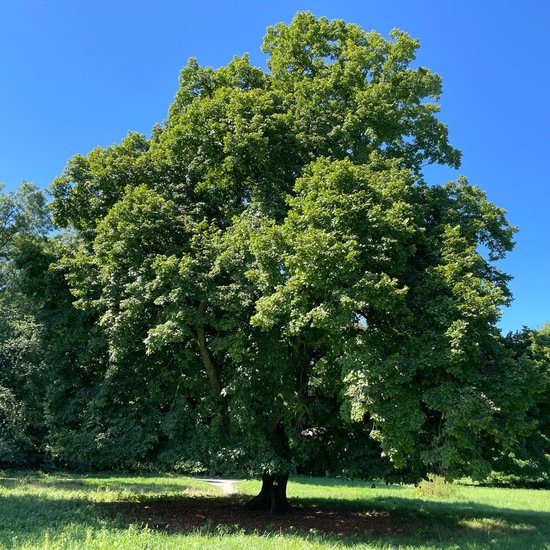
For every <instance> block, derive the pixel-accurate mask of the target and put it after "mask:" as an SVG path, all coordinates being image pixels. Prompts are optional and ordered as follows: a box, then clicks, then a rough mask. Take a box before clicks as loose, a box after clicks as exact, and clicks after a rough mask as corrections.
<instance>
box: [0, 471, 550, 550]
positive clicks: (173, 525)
mask: <svg viewBox="0 0 550 550" xmlns="http://www.w3.org/2000/svg"><path fill="white" fill-rule="evenodd" d="M101 482H102V480H98V483H97V484H96V483H93V484H90V483H86V482H85V481H81V480H79V481H75V483H77V486H75V488H77V489H78V490H80V491H83V493H82V496H79V497H75V498H69V497H68V496H67V497H63V495H56V496H55V498H54V497H49V496H44V494H41V495H40V496H35V495H30V494H29V495H26V494H10V492H9V490H4V491H3V493H2V495H1V496H0V546H1V547H7V548H12V547H13V548H15V547H17V546H18V545H20V543H21V542H25V543H27V544H30V545H33V544H37V545H38V543H40V541H43V540H44V537H45V536H46V533H49V534H50V536H54V537H55V535H56V533H59V532H61V531H62V530H63V529H65V528H67V527H68V526H71V528H72V531H73V533H74V534H75V536H77V537H78V536H81V537H83V536H84V534H85V533H86V532H87V531H90V530H92V531H97V530H101V529H113V530H115V529H127V528H129V527H130V526H134V527H135V526H145V525H147V526H148V527H149V528H151V529H154V530H157V531H159V532H163V533H167V534H176V533H181V532H199V533H202V534H204V535H209V534H216V535H219V534H224V535H227V536H230V535H231V533H236V532H238V533H240V534H263V535H269V534H289V535H292V536H294V537H304V540H305V539H307V540H308V541H312V540H319V541H323V540H325V541H327V542H329V543H333V542H334V541H336V540H338V541H339V542H340V544H342V545H344V546H347V547H353V546H355V545H357V544H358V543H364V542H365V541H368V542H369V543H370V544H371V545H372V546H373V547H376V546H377V545H380V547H383V546H384V545H388V544H392V543H393V544H395V545H402V546H405V545H406V546H408V547H410V548H421V547H424V546H426V545H427V544H428V545H430V547H433V548H442V549H450V548H457V547H460V548H468V547H471V548H491V549H497V548H498V549H501V548H503V549H508V548H510V549H511V548H521V549H528V548H533V549H544V548H548V547H549V546H548V541H549V540H550V513H546V512H529V511H518V510H513V509H509V508H497V507H493V506H489V505H484V504H477V503H475V502H464V503H456V502H449V503H446V502H440V501H438V502H429V501H426V500H421V499H405V498H399V497H387V498H386V497H379V496H378V497H374V498H368V493H367V495H366V498H364V499H361V500H350V501H345V500H341V499H331V498H317V499H306V498H300V499H293V501H292V504H293V505H294V508H293V511H292V513H291V514H289V515H287V516H271V515H269V514H267V513H259V512H253V511H250V510H249V509H247V508H246V507H245V505H244V504H245V502H246V499H245V498H244V497H238V496H237V497H234V496H231V497H221V498H220V497H216V498H215V497H200V496H185V495H181V494H180V495H176V494H172V495H170V496H166V495H164V496H163V495H153V494H145V493H144V489H145V488H146V487H147V485H146V484H145V487H144V485H139V484H138V483H135V481H134V483H133V484H135V485H137V486H138V487H139V490H140V493H139V494H136V495H134V496H133V497H132V498H131V499H125V500H113V501H106V502H95V501H93V500H92V495H90V498H89V499H88V498H86V491H88V490H89V491H90V492H92V491H95V490H97V485H101ZM306 482H307V483H310V484H313V483H315V484H317V485H321V486H322V485H323V484H322V482H321V483H317V480H315V481H313V480H308V481H304V483H306ZM58 483H59V484H61V485H62V486H63V487H64V488H66V485H65V483H68V481H59V482H58ZM71 483H72V482H71ZM17 485H18V484H17V482H14V486H17ZM45 485H47V486H51V484H50V483H47V484H45ZM175 485H176V484H174V486H175ZM333 485H343V483H341V482H338V483H333ZM2 486H3V487H6V489H9V486H8V485H7V484H6V482H4V483H2ZM19 486H20V487H21V486H23V487H24V485H22V484H19ZM171 486H172V484H170V483H168V484H165V483H162V484H159V486H158V487H157V488H156V490H159V489H160V490H161V491H165V492H166V491H167V490H169V489H167V487H171ZM354 486H356V485H354ZM125 489H127V487H125ZM182 489H183V487H182V485H177V490H178V491H180V493H181V491H182ZM365 491H367V489H365ZM19 492H21V491H19ZM117 498H120V497H117ZM246 498H248V497H246ZM386 547H387V546H386Z"/></svg>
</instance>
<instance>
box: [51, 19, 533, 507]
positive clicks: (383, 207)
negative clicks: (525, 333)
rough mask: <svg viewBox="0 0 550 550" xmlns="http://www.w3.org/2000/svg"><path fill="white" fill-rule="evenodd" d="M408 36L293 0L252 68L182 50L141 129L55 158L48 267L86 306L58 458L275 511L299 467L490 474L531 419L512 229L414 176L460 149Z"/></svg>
mask: <svg viewBox="0 0 550 550" xmlns="http://www.w3.org/2000/svg"><path fill="white" fill-rule="evenodd" d="M418 46H419V44H418V41H417V40H414V39H412V38H411V37H410V36H408V35H407V34H406V33H404V32H402V31H397V30H396V31H393V32H392V33H391V34H390V37H389V39H385V38H383V37H382V36H380V35H379V34H378V33H376V32H368V33H367V32H364V31H363V30H362V29H361V28H360V27H358V26H357V25H353V24H348V23H345V22H344V21H341V20H334V21H328V20H327V19H326V18H320V19H316V18H315V17H314V16H313V15H312V14H311V13H309V12H304V13H298V14H297V15H296V17H295V18H294V20H293V21H292V22H291V23H290V24H288V25H286V24H283V23H279V24H277V25H275V26H274V27H270V28H269V29H268V31H267V35H266V37H265V40H264V44H263V47H262V49H263V51H264V52H265V53H266V54H267V55H268V61H267V67H268V70H267V71H264V70H262V69H260V68H257V67H253V66H252V65H251V64H250V62H249V59H248V56H247V55H244V56H242V57H235V58H233V60H232V61H231V62H230V63H229V64H228V65H227V66H225V67H221V68H219V69H212V68H210V67H206V68H203V67H200V66H199V65H198V63H197V61H196V60H195V59H190V60H189V62H188V63H187V65H186V66H185V67H184V68H183V70H182V71H181V75H180V87H179V90H178V92H177V94H176V97H175V99H174V102H173V103H172V105H171V106H170V109H169V113H168V118H167V120H165V121H164V123H162V124H159V125H157V126H156V127H155V128H154V129H153V131H152V133H151V136H150V138H146V137H145V136H143V135H139V134H135V133H130V134H129V135H128V136H127V137H126V138H125V139H124V140H123V141H122V142H121V143H120V144H117V145H113V146H111V147H107V148H97V149H95V150H93V151H92V152H90V153H89V154H88V155H86V156H82V155H77V156H75V157H73V158H72V159H71V160H70V161H69V163H68V164H67V167H66V168H65V170H64V172H63V173H62V174H61V175H60V176H59V177H58V178H57V179H56V180H55V181H54V182H53V184H52V186H51V193H52V195H53V202H52V205H51V208H52V212H53V217H54V220H55V222H56V224H57V226H58V227H59V228H65V229H66V230H68V231H70V232H72V233H71V237H70V244H66V243H65V244H63V245H62V244H58V245H57V248H56V250H57V252H56V253H55V254H56V258H57V259H56V260H55V261H54V262H53V265H55V269H56V270H57V271H56V273H58V274H62V276H63V277H65V279H66V281H67V284H68V287H69V288H70V290H71V292H72V294H73V296H74V305H75V306H76V307H77V308H80V311H81V312H82V315H83V316H84V317H79V318H78V326H79V327H81V328H80V329H79V331H80V332H78V334H77V335H76V336H75V338H76V340H75V341H76V342H77V343H76V344H75V341H72V342H69V341H68V340H67V341H66V342H65V344H64V345H66V346H67V349H71V350H72V352H71V353H72V355H71V357H72V359H70V360H69V359H67V360H66V361H65V363H64V366H63V369H64V371H63V372H64V375H63V376H64V379H65V383H63V384H61V385H60V386H58V387H57V388H56V389H55V392H54V393H55V395H56V399H57V401H56V402H57V403H59V408H57V409H56V408H55V407H54V409H55V411H54V410H52V419H53V420H52V422H53V423H54V424H55V425H57V426H58V427H59V429H57V430H54V431H53V432H52V434H51V436H50V441H49V445H50V448H51V449H52V452H53V454H57V456H59V457H62V458H64V459H65V460H69V461H73V462H74V463H88V464H94V465H96V466H100V467H109V466H117V467H121V466H122V467H140V466H144V465H148V464H153V463H154V464H157V465H159V464H160V465H164V466H166V467H171V468H180V469H182V470H186V471H194V470H195V471H200V470H204V469H210V470H212V471H217V472H223V471H225V472H227V471H231V470H232V469H233V470H239V471H240V472H243V471H246V472H248V473H249V474H251V475H259V474H263V476H264V489H262V493H261V494H260V495H259V496H258V499H257V501H256V503H257V504H259V505H268V506H271V505H274V506H275V507H284V506H285V503H286V499H285V498H286V497H285V487H286V478H287V476H288V472H289V471H291V470H293V469H295V468H298V469H300V470H303V471H305V470H307V469H309V471H320V470H323V469H327V470H330V471H333V472H334V471H340V472H344V473H346V474H347V475H359V476H367V475H379V476H380V475H382V476H386V477H387V478H388V479H411V480H418V479H420V478H421V477H422V476H423V475H425V474H426V472H437V473H441V474H443V475H446V476H447V477H449V478H452V477H455V476H460V475H473V476H477V477H480V478H481V477H484V476H486V475H487V473H488V472H489V470H490V467H491V464H492V462H494V460H495V458H496V457H497V456H500V455H502V454H505V453H509V452H511V450H512V449H514V448H516V447H517V446H518V445H519V442H520V440H521V438H522V437H523V436H525V434H527V433H529V432H530V430H531V431H532V429H533V428H532V420H531V419H529V417H528V416H526V414H525V411H526V410H528V409H529V408H530V407H532V406H533V403H534V396H535V395H536V394H537V392H538V391H540V369H537V368H536V365H535V363H534V362H533V361H518V360H517V357H516V356H514V353H513V352H512V351H511V350H510V349H509V348H508V347H507V346H505V345H504V344H503V343H502V341H501V340H500V339H499V332H498V330H497V328H496V323H497V321H498V319H499V315H500V309H501V308H502V307H503V306H505V305H507V304H508V303H509V301H510V299H511V295H510V292H509V289H508V286H507V284H508V282H509V276H507V275H506V274H504V273H502V272H501V271H500V270H499V268H498V267H497V265H496V263H495V262H496V261H497V260H499V259H501V258H502V257H504V255H505V254H506V253H507V252H509V251H510V250H511V249H512V247H513V234H514V231H515V228H513V227H511V226H510V224H509V223H508V221H507V220H506V217H505V212H504V211H503V210H502V209H501V208H498V207H497V206H495V205H494V204H492V203H491V202H490V201H489V200H488V199H487V197H486V195H485V193H484V192H483V191H481V190H480V189H479V188H478V187H475V186H472V185H470V184H469V183H468V181H467V180H466V179H465V178H460V179H459V180H458V181H456V182H448V183H446V184H443V185H433V184H428V183H427V182H426V181H425V179H424V177H423V168H424V167H425V166H426V165H428V164H433V163H438V164H443V165H448V166H452V167H455V168H456V167H458V166H459V164H460V156H461V155H460V152H459V151H458V150H457V149H455V148H454V147H453V146H451V145H450V143H449V141H448V130H447V127H446V126H445V124H444V123H442V122H441V121H440V120H439V118H438V113H439V105H438V104H437V101H438V99H439V97H440V94H441V92H442V81H441V78H440V77H439V76H438V75H437V74H435V73H433V72H431V71H430V70H428V69H427V68H424V67H417V66H415V63H414V61H415V52H416V50H417V48H418ZM55 280H56V281H59V280H60V279H55ZM55 284H58V283H55ZM67 303H70V304H71V307H73V302H72V300H68V302H67ZM75 319H76V318H74V317H71V318H70V320H69V318H66V319H65V321H64V323H65V324H64V325H63V326H64V327H65V329H64V331H66V330H67V326H68V325H67V324H66V323H67V322H71V323H74V322H76V321H75ZM91 342H95V344H90V343H91ZM90 349H92V350H94V352H93V353H90ZM58 351H59V348H58ZM65 356H66V357H68V355H67V354H66V355H65ZM67 380H71V382H70V383H69V382H67ZM71 417H72V420H71ZM273 503H275V504H273Z"/></svg>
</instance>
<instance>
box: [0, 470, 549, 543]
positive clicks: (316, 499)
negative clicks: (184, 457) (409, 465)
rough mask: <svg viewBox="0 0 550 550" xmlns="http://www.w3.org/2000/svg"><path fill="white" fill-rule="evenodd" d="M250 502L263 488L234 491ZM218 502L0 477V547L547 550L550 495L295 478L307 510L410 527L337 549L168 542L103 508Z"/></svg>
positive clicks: (276, 538)
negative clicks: (439, 491)
mask: <svg viewBox="0 0 550 550" xmlns="http://www.w3.org/2000/svg"><path fill="white" fill-rule="evenodd" d="M237 487H238V489H239V492H240V493H241V494H243V495H253V494H256V493H257V492H258V490H259V483H258V482H255V481H243V482H239V483H238V484H237ZM201 495H207V496H210V497H215V496H219V495H220V492H219V490H218V489H216V488H215V487H212V486H210V485H208V484H205V483H203V482H200V481H197V480H193V479H190V478H183V477H180V476H171V475H164V476H143V477H141V476H140V477H135V476H66V475H44V474H28V475H24V474H23V475H21V474H20V475H17V476H15V477H14V478H11V479H7V478H6V477H4V478H1V477H0V548H10V549H11V548H22V549H31V548H33V549H35V548H38V549H79V550H80V549H99V548H104V549H109V550H110V549H122V550H130V549H131V550H134V549H145V548H151V549H157V548H159V549H164V548H166V549H172V548H174V549H175V548H178V549H180V548H185V549H188V548H191V549H192V548H197V549H198V548H201V549H202V548H206V549H209V548H224V549H225V548H227V549H244V550H246V549H252V548H261V549H264V548H265V549H268V550H270V549H285V550H294V549H321V548H322V549H326V548H347V547H353V548H359V549H361V548H365V549H367V548H371V549H390V548H400V549H419V548H426V549H432V548H433V549H435V548H438V549H462V548H467V549H482V548H483V549H485V548H491V549H495V550H496V549H512V548H513V549H516V548H517V549H521V550H523V549H530V548H533V549H550V491H543V490H527V489H503V488H486V487H473V486H460V485H459V486H456V487H455V490H454V491H453V493H452V494H451V495H449V496H448V497H447V498H443V499H442V498H437V499H430V498H421V497H419V494H418V491H417V490H416V488H415V487H413V486H408V485H394V486H386V485H384V484H382V483H376V482H375V483H373V482H349V481H342V480H336V479H325V478H304V477H298V478H295V479H292V480H291V483H290V484H289V497H290V498H291V499H292V500H293V501H294V502H298V503H301V504H303V505H308V504H313V503H315V504H316V505H322V506H330V507H333V508H338V509H340V510H344V511H349V512H350V513H352V512H369V511H373V510H382V511H386V512H387V513H389V514H390V515H391V516H392V517H394V518H396V521H400V519H402V520H403V521H406V522H407V524H409V525H411V529H410V530H409V531H408V534H407V535H406V536H399V537H398V536H394V537H384V538H378V539H374V538H369V539H366V540H354V539H353V540H350V539H348V540H337V539H336V538H333V537H323V536H321V535H319V534H316V533H303V534H300V533H298V532H296V531H293V532H291V533H286V534H282V533H266V534H258V533H255V534H254V533H253V534H250V533H245V532H244V530H242V529H240V528H239V527H238V526H235V527H233V528H232V529H227V528H225V527H221V526H220V527H216V526H215V525H214V524H212V525H210V526H207V527H206V528H203V529H201V530H199V531H197V532H195V533H181V532H180V533H176V534H167V533H165V532H159V531H155V530H152V529H150V528H149V527H148V526H146V525H142V524H139V523H138V522H134V523H130V524H128V523H127V520H124V519H123V518H121V517H119V516H116V515H110V514H109V512H108V510H109V507H106V506H104V505H102V504H104V503H112V502H132V501H139V500H144V499H145V500H146V499H151V498H165V497H170V498H190V499H191V498H196V497H197V496H201Z"/></svg>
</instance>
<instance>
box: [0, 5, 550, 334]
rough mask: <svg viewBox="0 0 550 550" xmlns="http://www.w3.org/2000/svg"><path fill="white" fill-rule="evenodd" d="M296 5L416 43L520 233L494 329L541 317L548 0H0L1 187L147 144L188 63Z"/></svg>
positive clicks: (215, 54)
mask: <svg viewBox="0 0 550 550" xmlns="http://www.w3.org/2000/svg"><path fill="white" fill-rule="evenodd" d="M299 10H310V11H312V12H313V13H314V14H315V15H317V16H322V15H324V16H326V17H328V18H329V19H334V18H340V19H345V20H346V21H348V22H353V23H356V24H358V25H360V26H361V27H363V28H364V29H365V30H371V29H375V30H377V31H378V32H380V33H381V34H383V35H384V36H387V35H388V33H389V31H390V30H391V29H392V28H394V27H397V28H400V29H402V30H404V31H407V32H408V33H409V34H411V35H412V36H413V37H415V38H418V39H420V43H421V48H420V51H419V54H418V56H417V61H418V63H419V64H421V65H424V66H426V67H428V68H429V69H431V70H432V71H435V72H437V73H439V74H440V75H441V76H442V77H443V81H444V95H443V97H442V99H441V106H442V111H441V115H440V118H441V120H443V121H444V122H445V123H446V124H448V126H449V130H450V137H451V142H452V143H453V145H454V146H455V147H457V148H459V149H460V150H461V151H462V152H463V155H464V156H463V165H462V167H461V169H460V170H459V172H454V171H452V170H442V169H435V170H431V171H430V172H429V173H428V176H429V177H428V179H429V181H431V182H432V183H442V182H444V181H446V180H448V179H454V178H456V177H457V176H458V175H459V174H463V175H466V176H467V177H468V178H469V180H470V183H472V184H475V185H478V186H480V187H481V188H482V189H484V190H485V191H486V192H487V193H488V195H489V198H490V200H492V201H493V202H495V203H496V204H497V205H499V206H501V207H503V208H505V209H506V210H507V212H508V217H509V219H510V221H511V222H512V223H513V224H514V225H517V226H519V229H520V231H519V233H518V235H517V245H516V248H515V250H514V251H513V252H512V253H511V254H510V256H509V257H508V258H507V259H506V260H505V261H503V262H502V263H501V267H502V269H504V270H505V271H507V272H509V273H511V274H512V275H513V276H514V277H515V279H514V281H513V282H512V284H511V288H512V291H513V293H514V296H515V300H514V303H513V305H512V306H511V307H510V308H509V309H508V310H507V311H506V312H505V313H504V316H503V319H502V322H501V326H502V328H503V330H504V331H508V330H515V329H519V328H521V326H522V325H527V326H529V327H532V328H538V327H540V325H542V324H543V323H545V322H546V321H550V290H549V287H550V280H549V279H550V278H549V272H550V238H549V237H550V233H549V231H548V229H549V223H548V219H549V218H548V216H549V207H550V204H549V203H550V186H549V179H550V176H549V174H550V170H549V168H548V165H549V160H550V147H549V146H550V138H549V129H550V107H549V89H550V88H549V75H550V3H549V2H547V0H524V1H523V2H516V1H513V0H511V1H509V2H496V1H488V0H486V1H484V0H477V1H471V0H464V1H460V2H459V1H456V0H455V1H448V2H445V1H441V0H439V1H437V2H435V1H431V0H417V1H415V0H396V1H391V0H388V1H380V0H377V1H372V0H349V1H346V0H339V1H334V0H332V1H326V0H317V1H313V0H311V1H309V2H308V1H299V0H294V1H293V0H279V1H274V2H265V3H264V2H260V1H258V0H233V1H231V2H229V1H226V2H222V1H208V0H205V1H202V2H200V1H194V2H190V1H187V0H151V1H145V0H132V1H130V0H11V1H10V0H0V70H1V77H2V81H1V84H0V121H1V133H0V181H2V182H4V183H5V184H6V185H7V188H8V189H15V188H16V187H17V186H18V185H19V183H20V182H21V181H22V180H26V181H33V182H35V183H36V184H38V185H39V186H41V187H46V186H48V185H49V183H50V182H51V181H52V179H53V178H54V177H55V176H56V175H58V174H59V173H60V172H61V171H62V170H63V167H64V166H65V163H66V161H67V159H69V158H70V157H71V156H73V155H74V154H76V153H82V154H86V153H87V152H89V151H90V150H91V149H93V148H94V147H96V146H97V145H102V146H107V145H110V144H112V143H114V142H119V141H120V140H121V139H122V138H123V137H124V136H125V135H126V133H127V132H128V131H129V130H133V131H139V132H142V133H145V134H148V133H149V132H150V130H151V127H152V126H153V124H154V123H155V122H162V121H163V120H164V119H165V118H166V113H167V110H168V106H169V104H170V103H171V101H172V99H173V97H174V94H175V92H176V89H177V83H178V74H179V70H180V69H181V67H182V66H183V65H184V64H185V63H186V62H187V59H188V58H189V57H197V59H198V62H199V64H201V65H211V66H213V67H219V66H221V65H225V64H226V63H227V62H228V61H230V59H231V58H232V57H233V55H241V54H242V53H244V52H249V53H250V55H251V60H252V62H253V63H255V64H257V65H260V66H264V64H265V57H264V55H263V54H262V53H261V51H260V45H261V43H262V39H263V36H264V34H265V29H266V27H267V26H268V25H272V24H275V23H277V22H279V21H285V22H289V21H290V20H291V19H292V17H293V16H294V14H295V13H296V12H297V11H299Z"/></svg>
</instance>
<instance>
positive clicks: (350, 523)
mask: <svg viewBox="0 0 550 550" xmlns="http://www.w3.org/2000/svg"><path fill="white" fill-rule="evenodd" d="M113 506H114V507H115V508H116V510H113V512H117V513H118V514H121V516H122V517H123V518H124V522H125V523H140V524H142V525H147V526H148V527H149V528H150V529H154V530H160V531H164V532H167V533H171V534H173V533H178V532H182V531H186V532H204V533H214V534H230V533H236V532H243V531H244V532H245V533H259V534H265V533H294V534H308V533H309V534H310V533H312V532H313V533H317V534H321V535H331V536H337V537H339V538H349V537H359V538H363V537H372V536H383V535H386V536H387V535H389V536H404V535H407V534H410V533H411V532H413V531H414V529H415V526H414V525H413V524H409V522H407V521H404V520H403V518H399V517H395V516H394V517H392V516H391V515H390V514H389V513H388V512H383V511H371V512H358V511H349V510H339V509H332V508H327V507H324V506H316V505H302V504H298V505H294V506H293V507H292V509H291V511H290V512H289V513H287V514H285V515H272V514H270V513H269V512H265V511H258V510H251V509H250V508H248V507H246V506H245V504H244V503H243V502H237V501H235V500H230V499H220V498H188V499H180V500H166V501H163V500H151V501H145V502H124V503H117V504H116V505H115V504H114V505H113ZM119 517H120V516H119Z"/></svg>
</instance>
